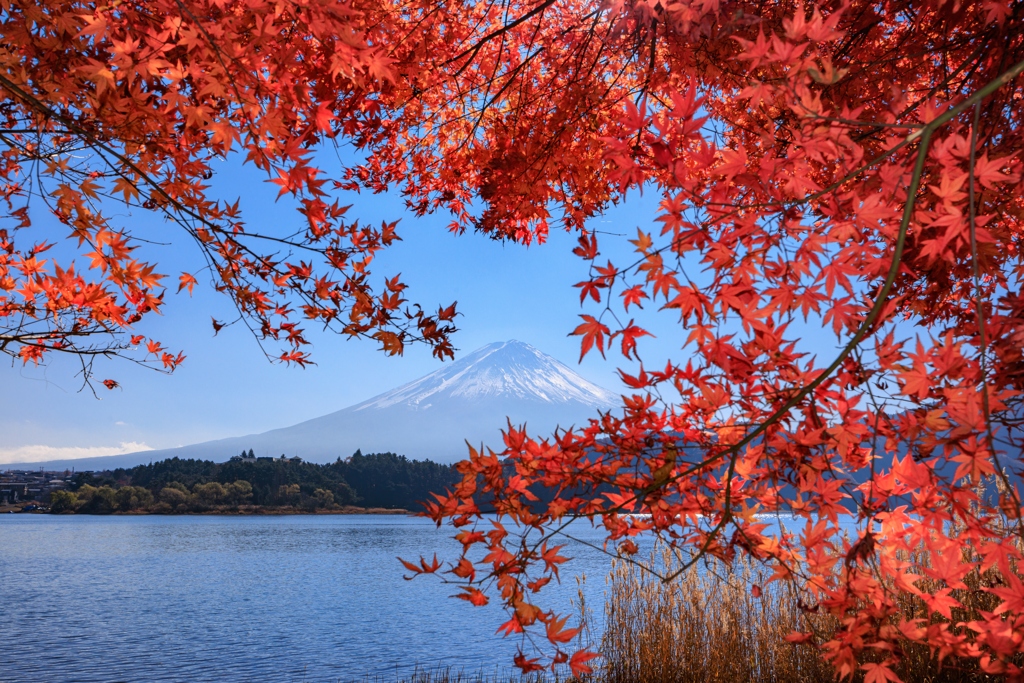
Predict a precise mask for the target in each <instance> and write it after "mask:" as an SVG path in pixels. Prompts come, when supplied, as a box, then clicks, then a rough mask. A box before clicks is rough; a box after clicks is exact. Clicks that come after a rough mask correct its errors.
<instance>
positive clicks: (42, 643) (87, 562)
mask: <svg viewBox="0 0 1024 683" xmlns="http://www.w3.org/2000/svg"><path fill="white" fill-rule="evenodd" d="M573 533H574V535H577V536H579V537H581V538H583V539H589V540H591V541H594V542H596V543H600V535H599V533H598V532H596V531H594V530H593V529H591V527H590V526H589V525H588V524H579V525H577V526H575V528H574V530H573ZM451 536H452V530H451V528H442V529H437V528H436V527H435V526H434V525H433V523H431V522H429V520H424V519H419V518H412V517H404V516H370V515H352V516H348V515H319V516H314V515H309V516H307V515H295V516H280V517H276V516H252V517H213V516H204V517H198V516H197V517H193V516H187V517H162V516H116V517H92V516H86V515H81V516H47V515H28V514H22V515H3V516H2V517H0V683H65V682H67V683H70V682H72V681H74V682H81V683H94V682H95V683H100V682H102V683H111V682H115V681H126V682H131V683H135V682H138V683H143V682H146V683H150V682H156V681H182V682H184V681H189V682H199V681H218V682H221V683H232V682H235V681H238V682H241V681H274V682H275V683H278V682H280V683H289V682H292V681H296V682H298V681H309V682H319V681H351V680H364V679H365V678H367V677H369V678H371V679H372V678H374V677H379V678H380V679H383V680H388V679H391V680H393V679H395V678H396V677H398V676H401V675H404V674H409V673H411V672H412V671H413V669H414V668H415V667H419V668H420V669H432V668H435V667H437V666H452V667H454V668H455V669H464V670H466V671H468V672H476V671H481V670H483V671H485V672H493V671H494V670H495V669H496V668H499V667H500V668H505V667H507V666H509V665H510V664H511V658H512V655H513V654H514V653H515V649H516V646H517V644H518V641H517V640H515V639H503V638H501V637H499V636H497V635H494V632H495V629H496V628H497V626H498V624H500V623H501V622H502V621H504V617H503V613H502V612H501V611H500V609H499V608H498V607H497V605H493V604H492V605H488V606H486V607H484V608H474V607H471V606H470V605H469V604H468V603H466V602H464V601H462V600H453V599H450V598H449V597H448V596H450V595H452V594H453V593H455V592H456V590H455V588H454V586H450V585H444V584H442V583H441V582H440V581H437V580H435V579H434V577H420V578H418V579H416V580H415V581H405V580H403V578H402V575H403V572H404V570H403V568H402V566H401V565H400V564H399V563H398V561H397V560H396V559H395V558H396V557H397V556H401V557H403V558H405V559H412V558H415V557H419V556H420V555H427V556H428V557H429V556H431V555H433V554H434V553H435V552H437V553H438V556H439V557H440V558H447V559H453V558H454V557H456V556H457V553H458V548H459V545H458V544H457V543H456V542H454V541H453V540H452V538H451ZM567 544H568V545H567V548H566V549H565V550H564V551H563V553H564V554H567V555H569V556H571V557H573V558H574V560H573V561H572V562H569V563H568V564H566V565H564V569H563V572H562V573H563V576H562V585H561V586H559V587H556V588H555V590H554V591H550V592H549V591H548V589H545V594H548V596H547V599H546V601H545V603H544V604H545V605H551V606H555V607H556V608H557V609H558V611H561V612H566V611H568V610H570V609H572V607H571V605H570V603H569V600H570V599H571V598H574V597H575V596H576V592H577V585H576V581H575V580H574V579H573V576H574V575H576V574H579V573H582V572H585V573H586V574H587V576H588V581H587V588H586V590H587V594H588V600H589V601H590V604H591V605H593V606H594V607H596V609H595V612H596V613H597V617H598V618H600V616H601V615H600V612H601V608H600V605H601V602H602V600H603V598H602V596H603V591H604V588H605V582H604V578H605V576H606V574H607V572H608V569H609V568H610V561H609V559H608V558H607V556H605V555H603V554H601V553H599V552H597V551H596V550H593V549H592V548H589V547H587V546H585V545H582V544H579V543H573V542H571V541H567Z"/></svg>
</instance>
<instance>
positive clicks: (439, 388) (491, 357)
mask: <svg viewBox="0 0 1024 683" xmlns="http://www.w3.org/2000/svg"><path fill="white" fill-rule="evenodd" d="M491 398H514V399H519V400H527V401H533V402H541V403H549V404H564V403H570V402H574V403H582V404H584V405H586V406H589V407H591V408H609V407H611V406H613V405H614V404H615V399H616V397H615V395H614V394H612V393H611V392H610V391H608V390H607V389H603V388H601V387H599V386H597V385H596V384H593V383H591V382H588V381H587V380H585V379H583V378H582V377H580V376H579V375H578V374H576V373H575V372H573V371H572V370H571V369H570V368H569V367H567V366H566V365H565V364H563V363H561V362H559V361H557V360H555V359H554V358H552V357H551V356H548V355H546V354H544V353H541V352H540V351H538V350H537V349H535V348H534V347H532V346H530V345H529V344H525V343H523V342H520V341H515V340H511V341H507V342H496V343H494V344H488V345H487V346H484V347H482V348H479V349H477V350H476V351H473V352H472V353H469V354H467V355H465V356H463V357H462V358H460V359H458V360H456V361H455V362H453V363H452V364H451V365H447V366H445V367H442V368H441V369H439V370H436V371H434V372H432V373H430V374H429V375H426V376H425V377H421V378H420V379H418V380H415V381H413V382H409V383H408V384H405V385H402V386H400V387H397V388H395V389H392V390H391V391H388V392H386V393H383V394H381V395H379V396H375V397H374V398H371V399H370V400H368V401H365V402H364V403H360V404H359V405H356V406H353V408H352V409H353V410H357V411H363V410H370V409H381V408H389V407H391V406H397V405H403V404H404V405H405V406H407V407H409V408H415V409H418V410H426V409H429V408H430V407H431V406H432V405H434V404H435V403H436V402H437V401H440V400H445V399H456V400H480V399H491Z"/></svg>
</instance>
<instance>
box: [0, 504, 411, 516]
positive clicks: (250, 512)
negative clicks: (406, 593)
mask: <svg viewBox="0 0 1024 683" xmlns="http://www.w3.org/2000/svg"><path fill="white" fill-rule="evenodd" d="M23 507H27V506H21V507H19V506H16V505H3V506H0V515H6V514H11V513H14V514H24V515H49V514H53V513H51V512H50V511H49V510H23ZM56 514H57V515H59V516H66V517H75V516H78V515H82V516H87V517H108V516H115V517H118V516H120V517H141V516H146V515H152V516H155V517H189V516H207V517H208V516H212V515H220V516H224V517H256V516H261V515H271V516H284V515H406V516H413V515H416V514H418V513H416V512H413V511H412V510H406V509H404V508H363V507H358V506H355V505H345V506H341V507H338V508H333V509H323V508H321V509H318V510H303V509H301V508H287V507H284V508H278V507H256V506H247V507H243V508H238V509H225V510H203V511H192V510H190V511H187V512H153V511H150V510H129V511H116V512H109V513H103V514H92V513H88V512H73V513H56Z"/></svg>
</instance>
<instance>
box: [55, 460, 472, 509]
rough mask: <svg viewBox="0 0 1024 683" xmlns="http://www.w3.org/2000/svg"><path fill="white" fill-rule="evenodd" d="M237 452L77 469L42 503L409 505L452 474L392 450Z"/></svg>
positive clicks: (228, 506)
mask: <svg viewBox="0 0 1024 683" xmlns="http://www.w3.org/2000/svg"><path fill="white" fill-rule="evenodd" d="M244 456H245V454H244V453H243V457H236V458H232V459H231V460H229V461H227V462H223V463H215V462H211V461H208V460H191V459H188V460H183V459H180V458H171V459H168V460H162V461H160V462H155V463H150V464H148V465H139V466H137V467H132V468H126V469H115V470H110V471H106V472H80V473H77V474H75V475H73V476H72V477H71V478H70V480H69V483H68V486H67V488H66V489H64V490H59V491H53V492H52V493H50V495H49V501H48V506H47V507H48V510H49V511H50V512H51V513H55V514H70V513H76V514H115V513H135V514H139V513H153V514H190V513H240V514H246V513H262V512H275V513H288V512H293V513H295V512H306V513H308V512H368V511H372V512H398V511H406V510H408V511H415V510H419V509H421V504H420V503H421V501H425V500H428V499H430V497H431V494H432V493H433V492H435V491H436V492H442V491H444V490H445V489H446V488H447V487H449V486H451V485H452V484H453V483H454V482H455V481H456V480H457V478H458V473H457V472H456V470H455V468H454V467H453V466H452V465H442V464H439V463H435V462H432V461H430V460H410V459H409V458H407V457H405V456H402V455H396V454H394V453H373V454H369V455H363V454H362V453H361V452H359V451H356V453H355V454H354V455H352V457H350V458H347V459H345V460H342V459H341V458H339V459H337V460H336V461H335V462H332V463H326V464H318V463H309V462H301V461H299V460H298V459H287V458H259V459H255V458H247V457H244Z"/></svg>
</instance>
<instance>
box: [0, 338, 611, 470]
mask: <svg viewBox="0 0 1024 683" xmlns="http://www.w3.org/2000/svg"><path fill="white" fill-rule="evenodd" d="M616 398H617V397H616V395H615V394H613V393H612V392H610V391H608V390H606V389H603V388H601V387H599V386H597V385H595V384H592V383H591V382H588V381H587V380H585V379H583V378H582V377H580V376H579V375H578V374H576V373H575V372H573V371H572V370H571V369H570V368H569V367H567V366H566V365H564V364H563V363H560V362H559V361H557V360H555V359H554V358H552V357H551V356H548V355H545V354H543V353H541V352H540V351H538V350H537V349H535V348H533V347H532V346H530V345H529V344H524V343H522V342H518V341H508V342H498V343H494V344H488V345H487V346H484V347H482V348H480V349H477V350H476V351H474V352H472V353H470V354H467V355H466V356H463V357H462V358H460V359H459V360H457V361H455V362H453V363H451V364H450V365H446V366H444V367H442V368H441V369H439V370H437V371H435V372H432V373H430V374H429V375H426V376H424V377H421V378H420V379H417V380H414V381H412V382H409V383H408V384H405V385H402V386H400V387H397V388H395V389H392V390H391V391H387V392H385V393H383V394H380V395H378V396H375V397H373V398H371V399H369V400H367V401H364V402H362V403H359V404H357V405H354V406H350V407H348V408H345V409H343V410H339V411H337V412H334V413H331V414H329V415H324V416H322V417H318V418H314V419H312V420H307V421H306V422H301V423H299V424H296V425H293V426H291V427H285V428H283V429H275V430H272V431H269V432H264V433H261V434H250V435H247V436H242V437H232V438H228V439H220V440H217V441H208V442H205V443H200V444H194V445H191V446H183V447H181V448H173V449H164V450H158V451H146V452H142V453H132V454H129V455H118V456H110V457H108V458H90V459H89V461H88V462H86V461H84V460H82V461H59V462H56V461H55V462H53V463H33V465H32V466H31V467H32V468H34V469H38V468H39V467H40V466H45V467H47V468H53V469H63V468H65V467H71V466H74V467H76V468H77V469H98V468H107V467H128V466H134V465H136V464H140V463H146V462H152V461H157V460H162V459H164V458H172V457H179V458H202V459H209V460H215V461H223V460H226V459H227V458H229V457H230V456H232V455H235V454H237V453H239V452H241V451H242V450H248V449H250V448H251V449H253V451H254V452H255V453H256V455H259V456H273V457H276V456H280V455H281V454H287V455H289V456H293V455H297V456H299V457H301V458H303V459H304V460H309V461H313V462H327V461H330V460H334V459H335V458H338V457H341V458H346V457H348V456H350V455H351V454H352V453H353V452H355V451H356V449H361V450H362V451H363V452H364V453H372V452H385V451H390V452H394V453H398V454H401V455H407V456H409V457H410V458H415V459H423V458H430V459H431V460H434V461H437V462H445V463H448V462H454V461H456V460H459V459H461V458H463V457H465V454H466V444H465V442H466V441H467V440H468V441H469V442H470V443H472V444H474V445H476V446H479V445H480V444H481V443H484V444H486V445H489V446H491V447H493V448H495V449H500V447H501V435H500V429H501V428H502V427H504V426H505V424H506V418H508V419H510V420H511V421H512V423H513V424H515V425H518V424H521V423H523V422H525V423H527V425H528V427H529V429H530V432H531V433H535V434H547V433H551V432H552V431H553V430H554V429H555V428H556V427H563V428H565V427H569V426H571V425H581V424H583V423H584V422H585V421H586V419H587V418H588V417H593V416H596V415H597V411H598V410H608V409H610V408H612V407H613V406H614V405H615V404H616ZM11 467H13V466H11Z"/></svg>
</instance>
